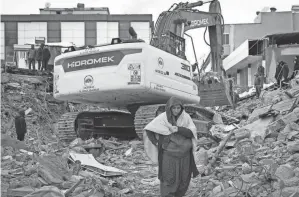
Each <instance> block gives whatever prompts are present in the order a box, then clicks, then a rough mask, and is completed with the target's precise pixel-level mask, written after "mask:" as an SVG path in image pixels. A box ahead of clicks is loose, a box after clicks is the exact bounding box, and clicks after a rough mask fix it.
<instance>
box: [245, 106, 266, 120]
mask: <svg viewBox="0 0 299 197" xmlns="http://www.w3.org/2000/svg"><path fill="white" fill-rule="evenodd" d="M269 109H270V106H267V107H263V108H256V109H255V110H254V111H253V112H252V113H251V114H250V116H249V118H248V122H249V123H253V122H254V121H256V120H258V119H259V115H261V114H264V113H266V112H267V111H269Z"/></svg>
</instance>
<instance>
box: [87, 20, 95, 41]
mask: <svg viewBox="0 0 299 197" xmlns="http://www.w3.org/2000/svg"><path fill="white" fill-rule="evenodd" d="M96 44H97V23H96V22H94V21H88V22H85V45H96Z"/></svg>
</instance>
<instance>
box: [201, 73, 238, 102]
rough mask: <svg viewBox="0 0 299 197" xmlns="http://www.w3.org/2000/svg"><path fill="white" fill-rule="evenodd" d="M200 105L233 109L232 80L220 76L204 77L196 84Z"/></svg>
mask: <svg viewBox="0 0 299 197" xmlns="http://www.w3.org/2000/svg"><path fill="white" fill-rule="evenodd" d="M198 91H199V96H200V105H202V106H204V107H213V106H223V105H231V106H232V107H234V103H235V101H234V91H233V80H232V79H225V78H224V77H222V76H220V77H219V76H215V75H212V76H211V75H210V76H205V77H203V78H202V79H201V80H200V81H199V83H198Z"/></svg>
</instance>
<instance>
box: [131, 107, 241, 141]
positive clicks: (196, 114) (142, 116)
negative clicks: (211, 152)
mask: <svg viewBox="0 0 299 197" xmlns="http://www.w3.org/2000/svg"><path fill="white" fill-rule="evenodd" d="M184 108H185V111H186V112H187V113H188V114H189V115H190V116H191V118H192V119H195V120H199V121H206V123H207V125H208V124H209V125H210V124H211V120H212V119H213V116H214V114H215V113H214V112H213V111H212V110H208V109H206V108H204V107H199V106H196V105H192V104H187V105H184ZM164 111H165V105H161V104H160V105H148V106H141V107H139V109H138V110H137V111H136V114H135V119H134V124H135V131H136V134H137V135H138V137H139V138H140V139H142V138H143V129H144V127H145V126H146V125H147V124H148V123H150V122H151V121H152V120H153V119H154V118H155V117H156V116H157V115H159V112H164ZM221 116H222V120H223V122H224V123H225V124H230V123H232V122H236V119H233V118H230V117H228V116H225V115H224V114H221Z"/></svg>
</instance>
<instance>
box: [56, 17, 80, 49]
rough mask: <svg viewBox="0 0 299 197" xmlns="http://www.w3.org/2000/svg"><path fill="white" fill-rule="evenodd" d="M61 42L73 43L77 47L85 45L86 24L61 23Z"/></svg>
mask: <svg viewBox="0 0 299 197" xmlns="http://www.w3.org/2000/svg"><path fill="white" fill-rule="evenodd" d="M61 42H72V43H73V44H75V45H76V46H83V45H85V24H84V22H61Z"/></svg>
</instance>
